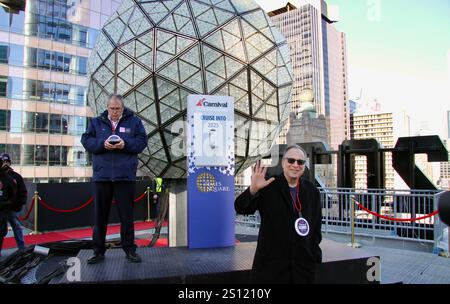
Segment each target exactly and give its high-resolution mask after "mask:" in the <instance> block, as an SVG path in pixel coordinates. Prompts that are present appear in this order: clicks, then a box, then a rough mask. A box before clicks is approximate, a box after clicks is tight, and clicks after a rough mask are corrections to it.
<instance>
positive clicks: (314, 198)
mask: <svg viewBox="0 0 450 304" xmlns="http://www.w3.org/2000/svg"><path fill="white" fill-rule="evenodd" d="M305 162H306V153H305V152H304V150H303V149H302V148H301V147H299V146H297V145H293V146H289V147H287V148H286V150H285V152H284V154H283V159H282V167H283V173H282V174H280V175H278V176H275V177H271V178H270V179H268V180H266V172H267V168H263V167H262V166H261V164H260V162H257V163H256V165H255V166H254V167H253V173H252V179H251V185H250V187H249V188H248V189H247V190H245V191H244V192H243V193H242V194H241V195H239V196H238V197H237V198H236V201H235V209H236V212H237V213H239V214H253V213H255V211H257V210H258V211H259V213H260V216H261V226H260V229H259V236H258V245H257V248H256V252H255V257H254V260H253V272H252V282H254V283H296V284H298V283H313V282H314V279H315V270H316V265H317V264H318V263H321V262H322V251H321V249H320V247H319V244H320V242H321V241H322V234H321V226H322V207H321V203H320V194H319V191H318V189H317V188H316V187H315V186H314V185H313V184H312V183H311V182H309V181H307V180H306V179H303V178H300V177H301V175H302V174H303V172H304V170H305Z"/></svg>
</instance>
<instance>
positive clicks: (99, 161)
mask: <svg viewBox="0 0 450 304" xmlns="http://www.w3.org/2000/svg"><path fill="white" fill-rule="evenodd" d="M111 134H113V132H112V125H111V122H110V120H109V119H108V111H105V112H103V113H102V114H101V115H100V116H99V117H96V118H93V119H92V120H91V122H90V124H89V127H88V130H87V131H86V132H85V133H84V134H83V136H82V137H81V144H82V145H83V147H84V148H85V149H86V151H88V152H90V153H92V166H93V171H94V174H93V176H92V181H94V182H102V181H135V180H136V171H137V166H138V158H137V155H138V154H139V153H141V152H142V150H144V148H145V147H146V146H147V135H146V133H145V129H144V125H143V124H142V121H141V120H140V119H139V118H138V117H137V116H135V115H134V114H133V112H131V111H130V110H129V109H127V108H125V109H124V111H123V113H122V118H120V120H119V123H118V124H117V127H116V130H115V134H116V135H119V136H120V137H121V138H122V139H123V140H124V142H125V147H124V148H123V149H122V150H107V149H105V147H104V143H105V140H106V139H107V138H108V137H109V136H110V135H111Z"/></svg>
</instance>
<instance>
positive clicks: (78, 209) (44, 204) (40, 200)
mask: <svg viewBox="0 0 450 304" xmlns="http://www.w3.org/2000/svg"><path fill="white" fill-rule="evenodd" d="M146 194H147V191H144V193H142V194H141V195H140V196H138V197H137V198H136V199H134V201H133V202H134V203H137V202H139V201H140V200H141V199H142V198H144V197H145V195H146ZM93 201H94V198H93V197H91V198H90V199H89V200H88V201H87V202H86V203H84V204H83V205H81V206H79V207H77V208H73V209H66V210H63V209H56V208H53V207H52V206H49V205H48V204H47V203H46V202H45V201H44V200H43V199H42V198H41V197H39V202H40V203H41V205H42V206H44V207H45V208H46V209H48V210H50V211H54V212H58V213H72V212H77V211H80V210H81V209H83V208H84V207H86V206H88V205H89V204H91V203H92V202H93ZM112 203H113V204H116V201H114V200H113V201H112ZM33 207H34V200H33V203H32V205H31V206H30V209H29V210H28V212H27V216H26V217H25V218H24V219H27V218H28V216H29V215H30V213H31V210H32V209H33ZM21 219H22V218H21Z"/></svg>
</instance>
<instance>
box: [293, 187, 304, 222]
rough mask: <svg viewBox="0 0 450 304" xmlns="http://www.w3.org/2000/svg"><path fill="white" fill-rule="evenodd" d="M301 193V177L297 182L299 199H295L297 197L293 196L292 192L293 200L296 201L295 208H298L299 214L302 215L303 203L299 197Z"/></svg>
mask: <svg viewBox="0 0 450 304" xmlns="http://www.w3.org/2000/svg"><path fill="white" fill-rule="evenodd" d="M299 193H300V179H299V180H298V182H297V200H295V198H294V197H293V196H292V194H291V198H292V202H293V203H294V208H295V210H297V212H298V214H299V215H300V217H301V214H302V203H301V202H300V198H299V197H298V194H299Z"/></svg>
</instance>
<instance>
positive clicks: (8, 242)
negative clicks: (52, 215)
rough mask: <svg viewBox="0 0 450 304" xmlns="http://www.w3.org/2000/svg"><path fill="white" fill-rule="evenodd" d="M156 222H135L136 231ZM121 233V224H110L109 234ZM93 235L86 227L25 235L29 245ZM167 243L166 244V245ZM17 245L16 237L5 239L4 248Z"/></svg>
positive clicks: (138, 242)
mask: <svg viewBox="0 0 450 304" xmlns="http://www.w3.org/2000/svg"><path fill="white" fill-rule="evenodd" d="M155 225H156V223H155V222H153V221H152V222H139V223H134V229H135V231H140V230H147V229H151V228H155ZM163 226H164V227H167V222H164V224H163ZM117 233H120V225H111V226H108V231H107V235H111V234H117ZM91 237H92V228H84V229H74V230H65V231H53V232H47V233H43V234H39V235H25V236H24V238H25V244H26V245H27V246H30V245H37V244H45V243H51V242H60V241H69V240H76V239H84V238H91ZM145 242H147V244H148V243H149V242H150V241H149V240H138V239H136V245H138V246H142V245H144V243H145ZM164 244H165V245H164ZM155 246H157V247H161V246H167V239H160V240H158V242H157V243H156V245H155ZM15 247H17V245H16V241H15V240H14V237H7V238H5V239H4V241H3V248H2V249H10V248H15Z"/></svg>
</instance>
